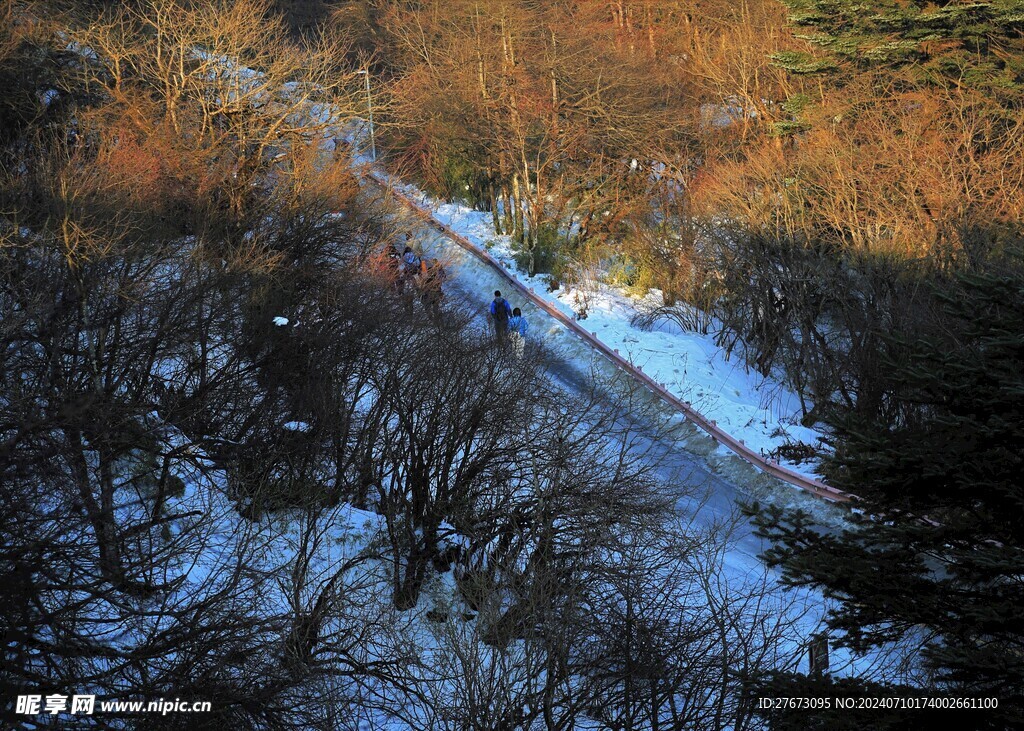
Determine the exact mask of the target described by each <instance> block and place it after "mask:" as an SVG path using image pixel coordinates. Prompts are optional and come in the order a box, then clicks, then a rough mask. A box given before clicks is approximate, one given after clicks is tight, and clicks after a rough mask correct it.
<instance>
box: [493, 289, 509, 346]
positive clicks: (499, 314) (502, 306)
mask: <svg viewBox="0 0 1024 731" xmlns="http://www.w3.org/2000/svg"><path fill="white" fill-rule="evenodd" d="M510 317H512V308H511V307H509V304H508V302H506V301H505V299H504V298H503V297H502V296H501V292H499V291H497V290H495V291H494V301H493V302H491V319H492V320H493V321H494V336H495V337H496V338H497V340H498V342H499V343H501V342H504V341H505V339H506V338H507V337H508V321H509V318H510Z"/></svg>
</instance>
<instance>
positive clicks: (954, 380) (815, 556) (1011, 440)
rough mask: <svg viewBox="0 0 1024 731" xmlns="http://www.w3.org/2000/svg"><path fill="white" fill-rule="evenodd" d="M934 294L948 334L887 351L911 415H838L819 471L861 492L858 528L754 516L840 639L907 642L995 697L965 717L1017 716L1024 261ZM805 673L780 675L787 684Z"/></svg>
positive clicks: (976, 723) (1020, 696) (940, 685)
mask: <svg viewBox="0 0 1024 731" xmlns="http://www.w3.org/2000/svg"><path fill="white" fill-rule="evenodd" d="M1018 263H1019V260H1018ZM937 296H938V297H939V299H940V300H941V301H942V302H943V303H944V311H945V313H946V315H947V317H948V321H947V323H946V333H947V334H946V335H944V336H941V337H932V338H927V339H921V340H918V341H917V342H913V343H910V342H906V343H901V344H900V345H902V346H903V348H904V349H905V350H904V352H906V353H907V356H906V357H905V358H903V359H901V361H900V362H891V363H890V368H891V378H892V381H893V392H894V393H896V394H898V395H897V397H898V398H899V399H900V400H902V402H903V404H904V406H905V409H904V411H905V412H906V413H908V414H909V416H908V417H907V418H905V419H903V420H902V421H901V423H898V424H895V425H892V424H886V423H884V422H881V421H879V420H877V419H873V418H871V417H869V416H865V415H863V414H857V413H855V412H851V413H850V414H848V415H846V416H844V417H842V418H837V419H835V420H834V421H833V424H832V426H833V428H834V430H835V436H836V438H837V444H838V445H839V446H838V447H837V450H836V453H835V455H834V456H833V457H832V458H831V459H830V462H829V465H828V471H829V477H830V478H831V481H832V483H833V484H834V485H836V486H837V487H839V488H841V489H843V490H847V491H849V492H852V493H855V494H857V495H860V496H861V497H862V498H863V503H862V508H863V511H862V513H860V514H859V515H854V516H852V517H853V522H854V527H852V528H851V529H849V530H845V531H843V532H841V533H823V532H821V531H820V530H817V529H815V527H814V526H812V525H811V523H810V521H809V519H808V516H807V515H805V514H801V513H794V514H783V513H781V512H780V511H778V510H761V511H760V512H759V513H758V517H757V522H758V525H759V529H760V532H761V533H762V535H764V536H766V537H767V538H769V539H770V540H771V541H772V544H773V547H772V548H771V549H770V550H769V551H768V552H767V554H766V558H767V560H768V561H769V562H770V563H771V564H773V565H776V566H780V567H782V569H783V576H784V581H785V582H787V583H788V584H791V585H801V586H812V587H815V588H817V589H819V590H821V591H822V592H823V593H824V594H825V595H826V596H828V597H830V598H833V599H835V600H837V603H836V607H835V608H834V609H833V610H832V611H831V613H830V615H829V617H828V625H829V627H830V629H831V630H832V632H833V638H834V640H835V642H836V643H837V644H839V645H841V646H847V647H850V648H852V649H853V650H855V651H869V650H872V649H873V648H878V647H880V646H883V645H885V644H886V643H889V642H891V641H897V640H902V641H912V642H915V643H917V644H918V646H919V647H920V651H921V654H920V659H921V661H922V663H923V666H924V668H925V670H926V671H928V680H927V685H929V686H930V687H931V688H932V689H933V690H941V691H942V692H943V693H944V694H946V695H949V696H957V695H960V696H974V697H995V698H998V699H999V708H998V709H997V710H996V711H984V712H982V711H972V712H969V713H964V714H963V718H962V719H960V722H961V723H962V724H964V726H962V727H985V728H1004V727H1020V726H1019V725H1015V724H1024V630H1022V629H1021V627H1022V623H1021V621H1020V620H1021V616H1022V611H1024V520H1022V518H1024V480H1022V475H1024V455H1022V451H1021V444H1022V442H1024V275H1022V274H1021V272H1020V268H1019V266H1016V265H1015V266H1012V267H1007V268H1004V270H1003V271H1002V272H999V273H985V274H971V275H967V274H963V275H960V276H958V277H957V278H956V280H955V282H954V284H953V286H952V287H951V288H950V289H949V290H948V291H947V292H945V293H937ZM948 333H953V334H955V337H953V336H951V335H949V334H948ZM755 512H757V511H756V510H755ZM776 680H778V679H776ZM802 682H803V680H801V679H800V678H798V677H790V678H789V685H790V687H791V690H792V686H793V684H797V685H799V684H801V683H802ZM784 684H785V683H784ZM790 694H797V695H798V694H799V693H797V692H796V691H792V692H791V693H790ZM878 725H879V727H885V724H884V723H882V721H881V715H880V716H879V719H878ZM890 727H892V726H890Z"/></svg>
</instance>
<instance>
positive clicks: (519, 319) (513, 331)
mask: <svg viewBox="0 0 1024 731" xmlns="http://www.w3.org/2000/svg"><path fill="white" fill-rule="evenodd" d="M529 327H530V323H528V322H527V321H526V317H525V316H524V315H523V312H522V310H520V309H519V308H518V307H516V308H515V309H514V310H512V318H511V319H510V320H509V321H508V330H509V335H510V337H511V338H512V348H513V349H514V350H515V353H516V357H517V358H522V357H523V351H524V350H525V349H526V330H527V328H529Z"/></svg>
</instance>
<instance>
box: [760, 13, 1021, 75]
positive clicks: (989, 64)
mask: <svg viewBox="0 0 1024 731" xmlns="http://www.w3.org/2000/svg"><path fill="white" fill-rule="evenodd" d="M782 2H783V3H784V4H785V5H786V6H787V7H789V8H790V10H791V11H792V15H791V16H790V20H791V22H793V23H794V24H795V25H797V26H798V27H800V28H805V29H807V30H809V31H810V33H808V34H806V35H804V36H803V37H804V38H806V39H807V40H809V41H810V42H811V43H813V44H814V45H816V46H819V47H820V48H822V49H823V50H824V51H826V52H827V53H828V54H830V55H831V56H833V57H834V58H835V59H837V60H840V61H843V62H848V63H850V64H852V65H853V66H854V67H856V68H860V69H865V68H869V67H877V66H910V65H912V66H914V68H915V72H916V74H918V75H919V78H920V79H921V80H923V81H926V82H928V83H932V84H940V85H945V84H955V85H964V86H967V87H970V88H975V89H985V90H989V91H996V90H1001V91H1012V92H1015V93H1019V92H1020V90H1021V85H1022V82H1024V54H1022V50H1024V45H1022V35H1021V31H1022V30H1024V2H1021V0H992V1H991V2H963V0H945V2H942V1H940V2H925V1H924V0H911V1H910V2H908V1H907V0H872V2H869V3H864V2H860V1H859V0H782ZM776 61H777V62H779V63H780V64H781V65H782V66H784V67H786V68H789V69H790V70H792V71H794V72H797V73H814V72H820V71H829V70H832V69H834V68H835V65H834V64H833V63H830V62H828V61H825V60H813V59H811V58H809V57H807V56H801V55H800V54H793V53H790V54H784V55H780V56H778V57H777V58H776Z"/></svg>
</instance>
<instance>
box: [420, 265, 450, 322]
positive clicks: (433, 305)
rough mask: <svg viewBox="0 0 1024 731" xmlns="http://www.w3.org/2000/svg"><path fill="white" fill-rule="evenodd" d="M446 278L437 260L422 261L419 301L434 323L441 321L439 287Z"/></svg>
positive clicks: (440, 293) (441, 294)
mask: <svg viewBox="0 0 1024 731" xmlns="http://www.w3.org/2000/svg"><path fill="white" fill-rule="evenodd" d="M446 278H447V273H446V272H445V270H444V267H443V266H442V265H441V262H439V261H438V260H437V259H424V260H423V261H422V263H421V264H420V282H419V287H420V301H421V302H423V306H424V307H425V308H426V310H427V314H429V315H430V319H431V320H433V321H435V322H436V321H438V320H440V319H441V300H442V299H443V298H444V291H443V290H442V289H441V285H443V284H444V281H445V279H446Z"/></svg>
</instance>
